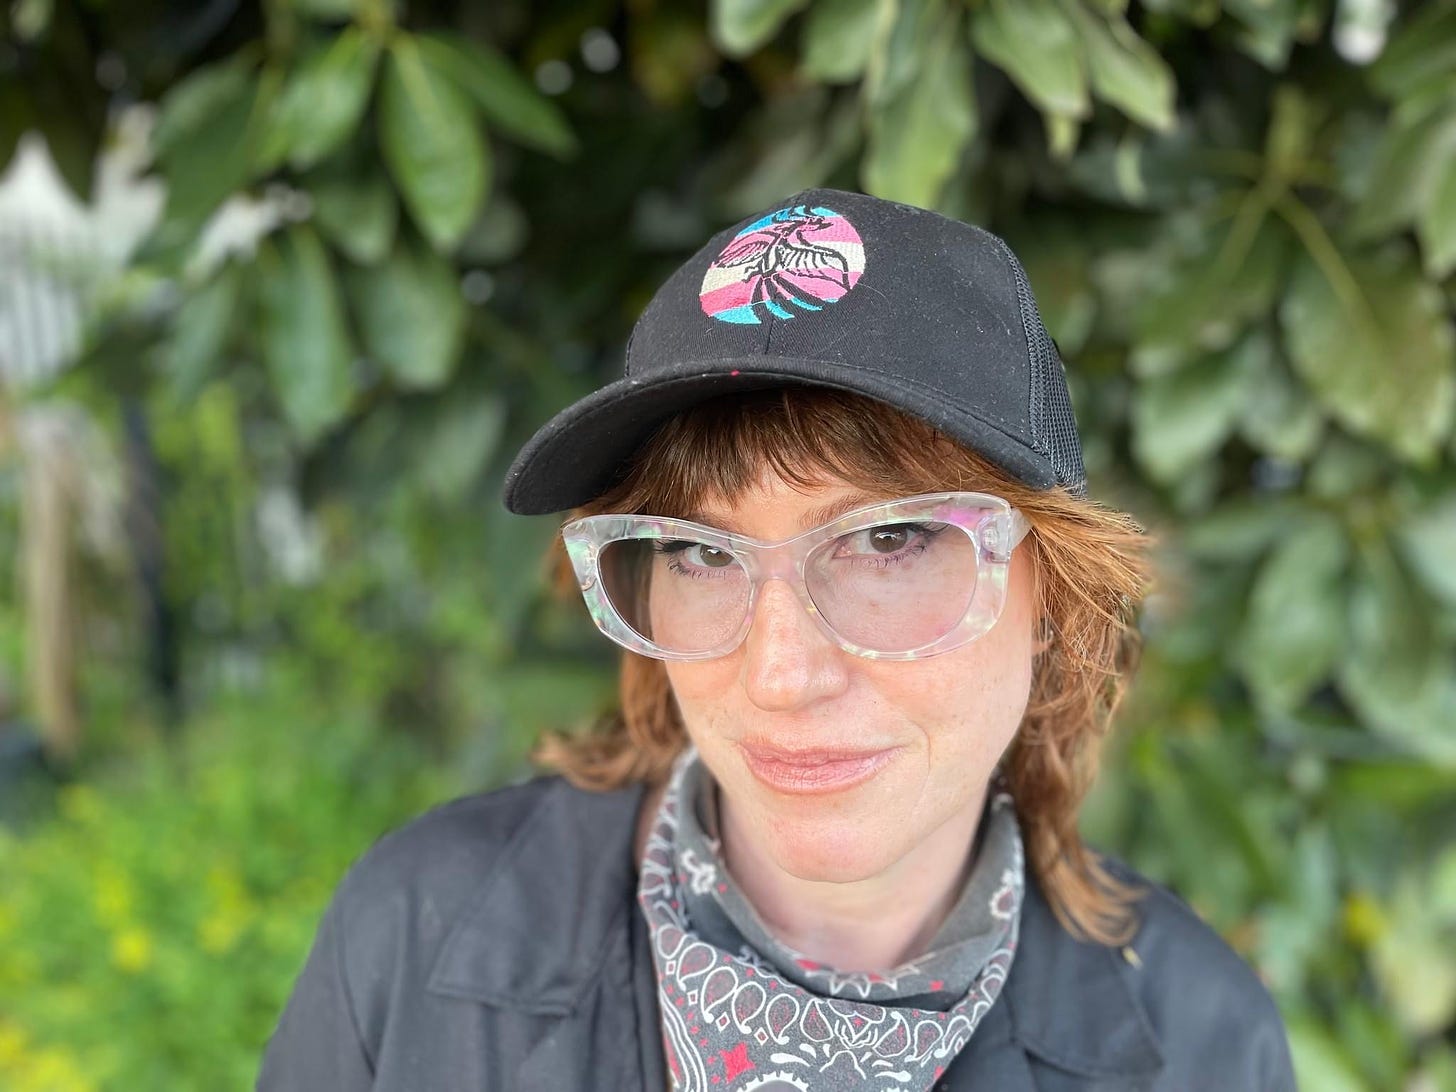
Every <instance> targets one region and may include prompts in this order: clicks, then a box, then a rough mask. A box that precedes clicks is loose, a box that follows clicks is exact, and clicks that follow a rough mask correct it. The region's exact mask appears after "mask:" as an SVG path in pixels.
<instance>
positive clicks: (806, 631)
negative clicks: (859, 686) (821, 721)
mask: <svg viewBox="0 0 1456 1092" xmlns="http://www.w3.org/2000/svg"><path fill="white" fill-rule="evenodd" d="M744 649H745V654H744V660H743V687H744V690H745V691H746V692H747V694H748V698H749V700H750V701H752V702H753V704H754V705H756V706H758V707H759V708H760V709H762V710H764V711H765V712H790V711H792V710H795V709H800V708H803V707H805V706H807V705H812V704H813V703H814V702H816V701H820V700H822V699H824V698H829V697H833V696H835V695H836V694H839V693H841V692H842V691H843V690H844V688H845V685H846V683H847V682H848V679H849V672H848V666H847V664H846V663H845V659H846V657H847V656H848V655H849V653H847V652H845V651H844V650H843V649H841V648H840V647H839V646H838V645H837V644H835V643H834V642H833V641H831V640H830V639H829V638H828V636H826V635H825V634H824V633H823V632H822V631H821V630H820V629H819V626H818V625H817V624H816V623H815V621H814V619H812V618H810V617H809V615H808V612H807V611H805V609H804V606H803V604H802V603H800V602H799V599H798V597H797V596H796V595H795V594H794V591H793V589H792V588H790V587H789V585H788V584H786V583H784V582H783V581H782V580H768V581H765V582H764V584H763V586H762V587H761V588H760V589H759V593H758V601H757V602H756V603H755V604H754V607H753V619H752V625H751V626H750V627H749V630H748V636H747V637H746V638H745V639H744Z"/></svg>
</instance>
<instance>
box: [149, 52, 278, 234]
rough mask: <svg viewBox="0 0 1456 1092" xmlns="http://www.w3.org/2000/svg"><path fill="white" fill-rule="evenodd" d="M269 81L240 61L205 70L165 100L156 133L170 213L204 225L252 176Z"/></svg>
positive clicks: (195, 223) (154, 139)
mask: <svg viewBox="0 0 1456 1092" xmlns="http://www.w3.org/2000/svg"><path fill="white" fill-rule="evenodd" d="M269 86H270V85H269V84H267V83H266V82H265V81H262V80H260V79H258V78H257V77H255V76H253V75H251V74H250V73H249V72H248V71H247V69H246V68H245V67H244V66H242V65H241V64H240V63H238V62H227V63H226V64H224V65H220V66H215V67H213V68H210V69H205V70H203V71H202V72H199V73H198V74H196V75H194V76H193V77H191V78H190V79H189V80H188V81H187V82H186V83H183V84H181V85H180V86H178V87H177V88H176V89H175V90H174V91H173V92H172V93H171V94H170V95H168V97H167V99H166V100H165V101H164V102H163V104H162V113H161V117H160V118H159V120H158V123H157V129H156V132H155V133H154V134H153V143H154V147H155V148H156V149H157V155H158V159H159V161H160V163H161V166H162V173H163V175H164V176H165V177H166V181H167V213H166V215H167V218H168V219H169V220H173V221H183V222H188V223H191V224H193V225H194V226H196V225H200V223H201V221H202V220H203V218H205V217H206V216H207V215H208V214H209V213H211V212H212V211H213V210H214V209H215V208H217V206H218V205H220V204H221V203H222V202H223V200H224V199H225V198H227V197H228V196H229V195H230V194H231V193H233V192H234V191H235V190H237V189H239V188H240V187H242V186H243V185H244V184H245V183H246V182H247V180H248V178H249V176H250V175H251V173H252V171H253V167H254V163H255V154H256V150H257V135H258V132H259V130H260V129H261V126H260V125H259V124H257V122H258V115H266V107H267V102H266V101H265V100H266V99H267V98H268V90H269Z"/></svg>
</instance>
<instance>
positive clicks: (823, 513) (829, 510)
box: [684, 492, 885, 535]
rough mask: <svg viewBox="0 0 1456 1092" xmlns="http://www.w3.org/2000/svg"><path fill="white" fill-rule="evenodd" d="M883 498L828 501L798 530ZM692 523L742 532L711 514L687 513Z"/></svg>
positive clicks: (802, 520)
mask: <svg viewBox="0 0 1456 1092" xmlns="http://www.w3.org/2000/svg"><path fill="white" fill-rule="evenodd" d="M884 500H885V498H883V497H879V496H876V495H875V494H873V493H858V492H856V493H847V494H845V495H844V496H842V497H840V498H839V499H838V500H832V501H829V502H828V503H827V504H821V505H819V506H818V507H816V508H810V509H809V510H808V511H807V512H805V513H804V514H803V515H802V516H800V518H799V528H800V530H804V531H807V530H809V529H810V528H811V527H822V526H824V524H826V523H833V522H834V521H835V520H836V519H838V518H839V517H840V516H842V515H844V514H845V513H846V512H852V511H854V510H855V509H856V508H863V507H864V506H865V505H868V504H881V503H883V502H884ZM684 518H685V519H687V520H689V521H690V522H692V523H704V524H707V525H708V526H709V527H716V528H717V529H718V530H720V531H727V532H728V533H729V534H732V535H741V534H743V531H742V530H740V529H739V528H738V527H737V526H735V525H734V523H733V521H732V520H730V519H726V518H724V517H723V516H719V515H716V514H714V513H713V512H689V513H688V514H687V516H685V517H684Z"/></svg>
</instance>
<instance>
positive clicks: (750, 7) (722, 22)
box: [708, 0, 807, 57]
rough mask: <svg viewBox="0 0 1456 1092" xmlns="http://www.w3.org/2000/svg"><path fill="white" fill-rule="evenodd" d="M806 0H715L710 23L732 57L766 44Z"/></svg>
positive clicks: (724, 50) (720, 47)
mask: <svg viewBox="0 0 1456 1092" xmlns="http://www.w3.org/2000/svg"><path fill="white" fill-rule="evenodd" d="M806 2H807V0H712V4H711V6H710V8H709V10H708V26H709V29H710V30H711V31H712V35H713V41H714V42H715V43H717V45H718V48H719V49H721V50H722V51H723V52H724V53H726V54H727V55H728V56H730V57H745V56H747V55H748V54H750V53H752V52H753V51H754V50H755V49H757V48H758V47H759V46H761V45H763V44H764V43H765V42H767V41H768V40H769V39H770V38H772V37H773V36H774V35H775V34H776V33H777V32H778V29H779V27H781V26H783V25H784V22H785V21H786V20H787V19H788V18H789V16H791V15H793V14H794V13H795V12H796V11H798V10H799V9H800V8H802V7H803V6H804V5H805V3H806Z"/></svg>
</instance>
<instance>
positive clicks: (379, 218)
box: [308, 171, 399, 265]
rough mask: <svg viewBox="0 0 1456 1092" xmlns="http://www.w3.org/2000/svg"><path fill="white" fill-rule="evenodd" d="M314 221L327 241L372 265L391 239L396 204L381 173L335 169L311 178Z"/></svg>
mask: <svg viewBox="0 0 1456 1092" xmlns="http://www.w3.org/2000/svg"><path fill="white" fill-rule="evenodd" d="M308 192H309V195H310V196H311V197H312V198H313V209H314V221H315V223H317V224H318V228H319V231H321V232H322V233H323V235H324V238H326V239H327V240H328V241H329V242H330V243H332V244H333V245H334V246H335V247H336V248H337V249H339V250H340V251H342V252H343V253H344V254H346V255H347V256H348V257H350V258H352V259H353V260H354V261H356V262H358V263H360V264H361V265H373V264H374V263H375V262H378V261H379V260H380V259H382V258H383V257H384V256H385V255H386V254H388V253H389V249H390V247H391V246H392V245H393V243H394V233H395V227H396V225H397V223H398V221H399V204H398V202H396V201H395V199H394V190H393V189H391V188H390V185H389V182H388V180H387V179H385V178H384V177H383V176H382V175H380V174H378V173H375V172H373V171H369V172H367V173H364V174H346V173H343V172H339V173H337V174H330V175H329V176H328V177H325V178H316V179H312V180H311V181H310V183H309V190H308Z"/></svg>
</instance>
